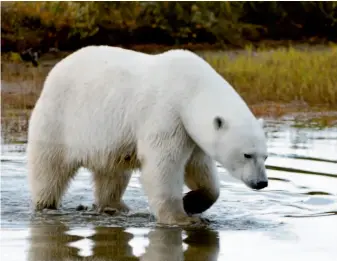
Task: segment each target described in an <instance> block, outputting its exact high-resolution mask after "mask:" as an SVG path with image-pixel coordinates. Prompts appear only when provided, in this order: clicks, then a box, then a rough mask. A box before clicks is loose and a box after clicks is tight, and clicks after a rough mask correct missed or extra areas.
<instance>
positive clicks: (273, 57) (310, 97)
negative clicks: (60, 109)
mask: <svg viewBox="0 0 337 261" xmlns="http://www.w3.org/2000/svg"><path fill="white" fill-rule="evenodd" d="M201 55H202V56H203V57H204V58H205V59H206V60H207V61H208V62H209V63H210V64H211V65H212V66H213V67H214V68H215V69H216V70H217V71H218V72H219V73H220V74H221V75H223V76H224V77H225V79H227V80H228V82H230V83H231V84H232V85H233V86H234V88H235V89H236V90H237V91H238V92H239V94H240V95H242V96H243V98H244V99H245V101H247V103H248V104H249V105H250V107H251V109H252V110H253V112H254V114H256V115H258V116H263V115H266V116H282V115H284V114H287V113H291V112H296V111H302V112H303V111H308V110H312V108H314V107H315V108H314V110H316V111H317V110H319V109H320V108H322V107H324V109H325V110H326V109H328V110H331V109H333V110H334V109H337V47H334V46H331V47H327V48H325V49H323V50H310V49H308V50H307V51H299V50H295V49H278V50H273V51H257V52H252V51H251V50H249V49H248V50H245V51H241V52H238V53H234V52H213V51H212V52H203V53H201ZM63 56H64V55H63ZM52 66H53V63H51V62H50V61H48V63H41V65H40V67H38V68H35V67H32V66H30V65H29V64H27V63H26V64H22V63H13V62H11V63H9V62H5V61H4V59H3V60H2V76H1V79H2V81H4V82H5V83H6V84H7V83H8V84H10V85H8V86H7V87H6V88H4V87H5V86H4V85H3V87H2V90H1V109H2V116H4V115H7V116H9V112H10V113H12V112H13V109H15V110H16V109H19V110H21V109H28V110H30V109H32V108H33V106H34V104H35V102H36V99H37V98H38V96H39V94H40V91H41V88H42V85H43V81H44V79H45V77H46V75H47V73H48V72H49V70H50V69H51V68H52Z"/></svg>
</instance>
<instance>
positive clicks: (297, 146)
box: [0, 118, 337, 261]
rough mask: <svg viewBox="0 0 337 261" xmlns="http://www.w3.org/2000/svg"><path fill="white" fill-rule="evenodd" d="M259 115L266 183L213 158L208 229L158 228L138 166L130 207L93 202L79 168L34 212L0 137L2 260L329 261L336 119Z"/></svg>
mask: <svg viewBox="0 0 337 261" xmlns="http://www.w3.org/2000/svg"><path fill="white" fill-rule="evenodd" d="M267 123H268V126H267V132H268V141H269V144H268V145H269V152H270V157H269V158H268V160H267V165H268V176H269V178H270V185H269V187H268V188H267V189H264V190H263V191H252V190H250V189H248V188H247V187H245V186H244V185H243V184H241V183H240V182H238V181H236V180H234V179H233V178H231V177H229V176H228V175H227V174H226V172H225V171H224V170H223V169H221V167H220V166H219V171H220V173H221V179H222V190H221V197H220V199H219V200H218V201H217V203H216V204H215V205H214V206H213V207H212V208H211V209H210V210H208V211H207V212H205V213H204V214H203V215H204V216H205V217H207V218H208V219H210V220H211V224H210V225H209V227H208V228H206V229H189V230H183V229H180V228H160V227H156V226H155V223H154V220H153V218H152V216H151V215H150V214H149V212H148V205H147V200H146V198H145V196H144V194H143V191H142V189H141V186H140V184H139V181H138V177H139V173H135V174H134V176H133V178H132V180H131V182H130V185H129V187H128V189H127V192H126V194H125V201H126V203H127V204H128V205H129V206H130V207H131V208H132V210H133V211H132V212H131V213H129V214H128V215H119V216H111V215H107V214H102V215H97V214H96V213H95V212H93V211H92V210H91V206H92V203H93V190H92V181H91V176H90V173H88V172H87V171H86V170H84V169H83V170H81V171H80V172H79V173H78V175H77V176H76V179H75V180H74V181H73V182H72V184H71V186H70V188H69V190H68V191H67V194H66V195H65V197H64V199H63V201H62V207H61V208H60V209H59V210H57V211H47V212H43V213H37V214H33V213H32V211H31V208H30V195H29V191H28V187H27V179H26V175H27V169H26V166H25V163H26V154H25V144H20V145H18V144H17V145H15V144H7V142H6V139H2V153H1V164H2V165H1V251H0V260H3V261H26V260H27V261H28V260H29V261H56V260H67V261H73V260H101V261H106V260H147V261H157V260H158V261H165V260H168V261H171V260H172V261H175V260H200V261H211V260H212V261H216V260H251V259H258V260H260V261H261V260H273V261H275V260H304V258H313V259H318V258H320V260H324V261H328V260H329V261H330V260H336V256H337V216H336V213H337V128H336V127H334V128H333V127H331V128H319V127H317V126H302V125H301V124H299V123H298V122H294V121H293V119H291V118H288V119H284V120H282V121H281V120H279V121H274V120H269V121H267ZM80 204H82V205H84V206H89V208H88V210H77V209H76V208H77V206H78V205H80ZM299 258H300V259H299Z"/></svg>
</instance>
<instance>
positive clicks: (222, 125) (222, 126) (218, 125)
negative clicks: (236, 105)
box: [213, 116, 228, 130]
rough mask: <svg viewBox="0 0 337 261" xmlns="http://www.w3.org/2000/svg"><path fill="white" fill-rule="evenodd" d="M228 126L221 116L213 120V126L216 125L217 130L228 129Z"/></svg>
mask: <svg viewBox="0 0 337 261" xmlns="http://www.w3.org/2000/svg"><path fill="white" fill-rule="evenodd" d="M227 124H228V123H227V122H226V121H225V119H224V118H222V117H221V116H216V117H215V118H214V120H213V125H214V129H215V130H220V129H226V128H227Z"/></svg>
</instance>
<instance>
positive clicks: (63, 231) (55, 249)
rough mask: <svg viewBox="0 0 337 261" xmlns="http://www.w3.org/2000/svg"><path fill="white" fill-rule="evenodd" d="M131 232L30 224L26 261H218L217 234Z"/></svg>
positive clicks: (169, 230) (159, 230)
mask: <svg viewBox="0 0 337 261" xmlns="http://www.w3.org/2000/svg"><path fill="white" fill-rule="evenodd" d="M132 231H133V229H131V228H130V229H125V228H121V227H95V228H93V229H82V228H78V229H69V227H67V226H66V225H64V224H63V223H61V222H55V223H54V224H52V225H51V224H41V223H40V224H39V225H34V224H33V225H31V228H30V237H28V241H29V245H30V247H29V250H28V258H27V261H59V260H67V261H78V260H87V261H96V260H100V261H119V260H120V261H122V260H123V261H131V260H140V261H183V260H185V261H188V260H191V261H192V260H193V261H197V260H200V261H201V260H202V261H216V260H218V255H219V246H220V244H219V235H218V232H217V231H213V230H207V229H197V230H183V229H181V228H160V227H156V228H154V229H152V230H150V231H149V230H147V229H141V230H139V231H140V232H141V233H132ZM135 239H137V240H135ZM132 241H134V242H133V243H132ZM145 243H147V246H145V247H144V245H145Z"/></svg>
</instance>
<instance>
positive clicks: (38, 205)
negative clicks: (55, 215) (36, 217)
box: [35, 201, 57, 211]
mask: <svg viewBox="0 0 337 261" xmlns="http://www.w3.org/2000/svg"><path fill="white" fill-rule="evenodd" d="M44 209H47V210H57V204H56V202H55V201H52V202H49V203H46V202H42V201H38V202H37V203H36V206H35V210H37V211H41V210H44Z"/></svg>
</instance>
